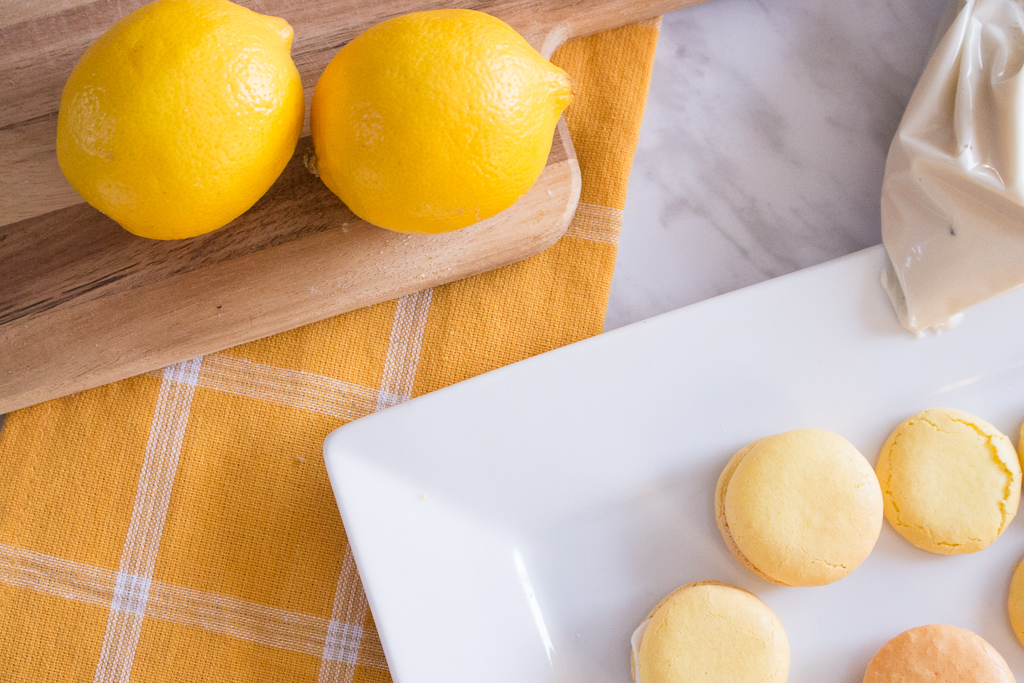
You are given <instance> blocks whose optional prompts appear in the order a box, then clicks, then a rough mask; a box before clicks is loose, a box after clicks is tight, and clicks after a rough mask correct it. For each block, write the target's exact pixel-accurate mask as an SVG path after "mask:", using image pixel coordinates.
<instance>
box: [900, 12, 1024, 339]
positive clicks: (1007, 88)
mask: <svg viewBox="0 0 1024 683" xmlns="http://www.w3.org/2000/svg"><path fill="white" fill-rule="evenodd" d="M947 26H948V29H945V27H947ZM943 29H945V32H944V33H942V34H940V35H941V38H940V39H939V41H938V43H937V45H936V47H935V50H934V52H933V53H932V56H931V59H930V60H929V61H928V64H927V66H926V67H925V70H924V73H923V74H922V75H921V80H920V81H918V84H917V87H916V88H915V90H914V93H913V95H912V96H911V98H910V103H909V104H908V105H907V110H906V113H904V115H903V119H902V120H901V121H900V125H899V129H898V130H897V131H896V137H895V138H894V139H893V142H892V146H891V147H890V148H889V156H888V159H887V161H886V165H885V179H884V181H883V183H882V242H883V243H884V244H885V249H886V251H887V252H888V254H889V259H890V262H889V264H888V265H887V266H886V268H885V270H884V272H883V273H882V285H883V286H884V287H885V289H886V291H887V292H888V294H889V298H890V299H891V300H892V303H893V307H894V308H895V309H896V314H897V315H898V316H899V319H900V322H901V323H903V325H904V326H905V327H906V328H907V329H909V330H911V331H912V332H915V333H917V334H919V335H920V334H923V333H924V331H925V330H929V329H931V330H942V329H946V328H948V327H951V326H952V325H954V324H956V323H957V322H959V320H960V318H962V313H963V311H964V310H965V309H967V308H969V307H971V306H973V305H975V304H978V303H981V302H982V301H985V300H986V299H990V298H992V297H994V296H998V295H999V294H1003V293H1005V292H1008V291H1010V290H1013V289H1016V288H1018V287H1020V286H1022V285H1024V78H1022V76H1024V74H1022V68H1024V1H1022V0H955V1H954V2H953V4H952V5H951V6H950V11H949V12H948V13H947V17H946V19H945V20H944V21H943V23H942V25H940V31H942V30H943Z"/></svg>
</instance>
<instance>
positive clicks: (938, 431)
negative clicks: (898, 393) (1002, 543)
mask: <svg viewBox="0 0 1024 683" xmlns="http://www.w3.org/2000/svg"><path fill="white" fill-rule="evenodd" d="M876 470H877V473H878V480H879V482H881V485H882V495H883V499H884V502H885V508H884V509H885V517H886V519H888V520H889V523H890V524H891V525H892V527H893V528H894V529H895V530H896V531H897V532H898V533H899V534H900V535H901V536H903V537H904V538H905V539H907V540H908V541H910V542H911V543H912V544H914V545H915V546H917V547H918V548H921V549H923V550H928V551H930V552H933V553H938V554H941V555H959V554H964V553H973V552H977V551H979V550H982V549H984V548H986V547H988V546H989V544H991V543H992V542H993V541H994V540H996V539H997V538H999V536H1000V535H1001V534H1002V533H1003V531H1004V530H1005V529H1006V526H1007V525H1008V524H1009V523H1010V521H1011V520H1012V519H1013V518H1014V516H1015V515H1016V514H1017V507H1018V505H1019V502H1020V493H1021V466H1020V460H1019V459H1018V457H1017V452H1016V451H1015V450H1014V447H1013V443H1012V442H1011V441H1010V439H1008V438H1007V437H1006V436H1005V435H1003V434H1002V433H1000V432H999V430H997V429H996V428H995V427H993V426H992V425H991V424H989V423H988V422H986V421H985V420H982V419H981V418H979V417H976V416H974V415H971V414H969V413H965V412H963V411H960V410H954V409H952V408H930V409H928V410H924V411H921V412H920V413H918V414H916V415H914V416H913V417H911V418H909V419H907V420H905V421H904V422H903V423H902V424H901V425H900V426H899V427H897V428H896V429H895V430H894V431H893V433H892V434H890V435H889V438H888V439H886V441H885V444H884V445H883V446H882V450H881V452H880V453H879V456H878V464H877V465H876Z"/></svg>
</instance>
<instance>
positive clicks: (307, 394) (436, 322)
mask: <svg viewBox="0 0 1024 683" xmlns="http://www.w3.org/2000/svg"><path fill="white" fill-rule="evenodd" d="M657 33H658V22H656V21H652V22H646V23H643V24H637V25H633V26H629V27H625V28H622V29H617V30H614V31H610V32H606V33H603V34H600V35H596V36H592V37H589V38H585V39H581V40H576V41H573V42H571V43H569V44H567V45H566V46H564V47H563V48H562V49H560V50H559V51H558V53H557V54H556V55H555V58H554V61H555V62H556V63H558V64H559V65H560V66H562V67H563V68H565V69H566V70H567V71H568V72H569V73H570V74H571V75H572V76H573V78H574V79H575V80H576V83H577V97H576V101H575V102H574V103H573V104H572V106H571V107H570V109H569V110H568V111H567V113H566V119H567V122H568V125H569V129H570V131H571V133H572V137H573V141H574V143H575V146H576V152H577V154H578V157H579V162H580V167H581V170H582V175H583V189H582V199H581V204H580V207H579V211H578V213H577V214H576V217H575V219H574V220H573V222H572V225H571V227H570V228H569V231H568V233H567V234H566V236H565V237H563V238H562V239H561V240H560V241H559V242H558V243H557V244H556V245H555V246H553V247H551V248H550V249H548V250H547V251H545V252H543V253H541V254H539V255H538V256H535V257H533V258H531V259H528V260H526V261H523V262H521V263H518V264H515V265H512V266H508V267H506V268H502V269H500V270H496V271H493V272H490V273H486V274H483V275H479V276H476V277H473V278H470V279H467V280H463V281H460V282H456V283H453V284H450V285H445V286H443V287H437V288H434V289H432V290H425V291H422V292H419V293H416V294H411V295H409V296H405V297H403V298H401V299H398V300H397V301H391V302H388V303H383V304H380V305H377V306H373V307H370V308H366V309H362V310H358V311H354V312H352V313H349V314H346V315H342V316H338V317H336V318H332V319H329V320H325V321H323V322H320V323H316V324H313V325H309V326H307V327H303V328H300V329H297V330H293V331H291V332H287V333H284V334H279V335H277V336H274V337H270V338H267V339H263V340H260V341H257V342H253V343H250V344H245V345H243V346H239V347H236V348H232V349H229V350H227V351H223V352H221V353H215V354H211V355H208V356H205V357H203V358H195V359H193V360H190V361H186V362H183V363H179V364H177V365H174V366H171V367H168V368H166V369H164V370H163V371H160V372H155V373H150V374H147V375H143V376H139V377H134V378H131V379H127V380H124V381H121V382H117V383H115V384H110V385H107V386H104V387H100V388H97V389H94V390H91V391H87V392H84V393H81V394H78V395H75V396H71V397H68V398H63V399H58V400H55V401H50V402H48V403H44V404H41V405H37V406H34V407H32V408H27V409H25V410H21V411H18V412H16V413H12V414H11V415H9V416H8V418H7V423H6V424H5V425H4V428H3V430H2V432H0V471H2V472H3V475H2V476H0V679H2V680H3V681H6V682H12V681H31V682H33V683H35V682H37V681H96V682H103V683H106V682H121V681H129V680H131V681H135V682H142V681H176V682H178V683H185V682H190V681H231V682H233V683H249V682H252V683H256V682H257V681H258V682H260V683H265V682H266V681H289V682H304V681H310V682H312V681H316V682H319V683H328V682H331V683H333V682H336V681H337V682H344V683H351V682H353V681H355V682H362V683H370V682H383V681H390V680H391V678H390V675H389V673H388V667H387V662H386V660H385V658H384V653H383V650H382V647H381V643H380V641H379V639H378V637H377V633H376V630H375V629H374V624H373V617H372V615H371V614H370V612H369V609H368V607H367V603H366V597H365V595H364V593H363V590H362V587H361V584H360V579H359V573H358V571H357V569H356V566H355V563H354V562H353V559H352V556H351V553H350V552H349V549H348V544H347V542H346V540H345V530H344V528H343V526H342V522H341V518H340V516H339V514H338V509H337V507H336V506H335V502H334V499H333V496H332V494H331V489H330V486H329V484H328V480H327V474H326V471H325V469H324V464H323V458H322V455H321V445H322V442H323V439H324V437H325V436H326V435H327V434H328V433H329V432H330V431H331V430H333V429H335V428H336V427H338V426H340V425H342V424H344V423H346V422H348V421H350V420H354V419H357V418H359V417H361V416H364V415H367V414H369V413H372V412H375V411H378V410H383V409H385V408H388V407H389V406H392V405H395V404H397V403H400V402H402V401H405V400H408V399H409V398H410V397H413V396H418V395H420V394H424V393H426V392H429V391H432V390H434V389H438V388H440V387H444V386H446V385H449V384H452V383H453V382H458V381H460V380H463V379H466V378H468V377H472V376H474V375H477V374H480V373H482V372H486V371H488V370H491V369H493V368H497V367H500V366H503V365H506V364H508V363H512V362H515V361H518V360H520V359H523V358H526V357H528V356H531V355H534V354H537V353H541V352H543V351H547V350H549V349H552V348H555V347H558V346H562V345H564V344H568V343H571V342H574V341H577V340H579V339H582V338H584V337H588V336H591V335H594V334H597V333H599V332H600V331H601V329H602V324H603V320H604V312H605V307H606V304H607V299H608V291H609V286H610V284H611V277H612V269H613V266H614V262H615V250H616V242H617V240H618V235H619V230H620V227H621V221H622V208H623V204H624V202H625V192H626V182H627V178H628V175H629V168H630V163H631V160H632V157H633V152H634V151H635V148H636V141H637V134H638V131H639V127H640V119H641V116H642V113H643V107H644V102H645V99H646V96H647V88H648V82H649V77H650V68H651V63H652V59H653V56H654V48H655V43H656V40H657Z"/></svg>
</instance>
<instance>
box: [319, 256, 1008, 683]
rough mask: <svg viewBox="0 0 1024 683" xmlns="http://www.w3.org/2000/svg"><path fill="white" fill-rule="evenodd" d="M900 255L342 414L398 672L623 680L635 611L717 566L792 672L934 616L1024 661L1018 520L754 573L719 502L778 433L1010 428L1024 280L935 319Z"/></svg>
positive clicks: (367, 571)
mask: <svg viewBox="0 0 1024 683" xmlns="http://www.w3.org/2000/svg"><path fill="white" fill-rule="evenodd" d="M883 261H884V252H883V251H882V250H881V248H880V247H876V248H873V249H869V250H867V251H864V252H861V253H858V254H854V255H852V256H849V257H846V258H843V259H840V260H838V261H833V262H831V263H828V264H825V265H823V266H819V267H816V268H811V269H808V270H805V271H801V272H798V273H794V274H793V275H789V276H786V277H782V278H779V279H776V280H772V281H769V282H765V283H763V284H760V285H757V286H754V287H751V288H748V289H745V290H741V291H738V292H734V293H732V294H728V295H725V296H722V297H719V298H717V299H712V300H710V301H706V302H703V303H700V304H696V305H694V306H690V307H688V308H684V309H681V310H678V311H674V312H672V313H668V314H666V315H663V316H660V317H657V318H653V319H651V320H647V321H645V322H642V323H638V324H636V325H632V326H630V327H627V328H623V329H620V330H616V331H614V332H611V333H609V334H605V335H602V336H600V337H596V338H594V339H590V340H587V341H584V342H581V343H579V344H575V345H573V346H570V347H567V348H564V349H559V350H557V351H553V352H551V353H548V354H545V355H542V356H539V357H537V358H533V359H530V360H527V361H525V362H522V363H518V364H516V365H513V366H510V367H507V368H503V369H501V370H498V371H496V372H492V373H489V374H487V375H483V376H481V377H477V378H475V379H472V380H469V381H467V382H463V383H461V384H458V385H456V386H453V387H451V388H448V389H445V390H442V391H438V392H436V393H433V394H431V395H429V396H426V397H423V398H419V399H416V400H415V401H412V402H410V403H407V404H404V405H402V406H398V407H396V408H393V409H390V410H387V411H386V412H384V413H381V414H378V415H374V416H371V417H368V418H365V419H362V420H359V421H358V422H355V423H352V424H350V425H347V426H345V427H342V428H341V429H339V430H337V431H336V432H334V433H333V434H331V436H330V437H328V439H327V441H326V443H325V447H324V448H325V453H326V458H327V468H328V472H329V473H330V477H331V482H332V485H333V487H334V492H335V495H336V496H337V498H338V503H339V506H340V508H341V514H342V518H343V520H344V522H345V528H346V530H347V532H348V537H349V541H350V543H351V544H352V549H353V553H354V555H355V559H356V563H357V565H358V566H359V569H360V572H361V575H362V578H363V583H364V586H365V588H366V592H367V596H368V598H369V602H370V607H371V609H372V611H373V616H374V618H375V620H376V624H377V628H378V629H379V631H380V635H381V638H382V641H383V643H384V649H385V652H386V654H387V658H388V662H389V664H390V666H391V670H392V674H393V676H394V678H395V680H396V681H397V682H398V683H434V682H442V681H443V682H445V683H460V682H462V681H466V682H467V683H469V682H472V683H478V682H480V681H487V682H488V683H512V682H515V683H527V682H529V683H538V682H541V681H558V682H572V683H628V681H629V680H630V671H629V636H630V633H631V632H632V631H633V629H634V628H635V627H636V626H637V624H639V622H640V621H641V620H642V619H643V617H644V615H646V614H647V612H648V610H650V609H651V607H652V606H653V605H654V604H655V603H656V602H657V601H658V600H659V599H660V598H661V597H662V596H663V595H665V594H666V593H668V592H669V591H671V590H672V589H674V588H676V587H677V586H679V585H681V584H684V583H688V582H690V581H697V580H701V579H717V580H719V581H726V582H729V583H734V584H737V585H739V586H742V587H744V588H747V589H748V590H751V591H753V592H754V593H756V594H757V595H758V596H760V597H761V598H762V599H763V600H764V601H765V602H767V603H768V604H769V605H770V606H771V607H772V608H773V609H774V610H775V611H776V612H777V613H778V615H779V617H780V618H781V619H782V622H783V624H784V625H785V628H786V631H787V634H788V636H789V640H790V645H791V649H792V667H791V672H790V677H789V680H790V681H792V682H794V683H803V682H805V681H806V682H808V683H810V682H815V683H817V682H821V681H836V682H839V683H859V682H860V681H861V680H862V677H863V675H864V667H865V666H866V665H867V663H868V660H869V659H870V658H871V656H872V655H873V654H874V652H875V651H876V650H877V649H878V648H879V647H880V646H881V645H882V644H883V643H884V642H885V641H886V640H888V639H889V638H891V637H892V636H894V635H896V634H897V633H900V632H901V631H904V630H906V629H908V628H911V627H913V626H918V625H922V624H928V623H948V624H954V625H957V626H961V627H964V628H969V629H972V630H974V631H976V632H977V633H979V634H981V635H982V636H983V637H984V638H986V639H987V640H988V641H989V642H990V643H992V644H993V645H994V646H995V647H996V649H998V650H999V651H1000V652H1001V653H1002V654H1003V656H1004V657H1006V659H1007V661H1008V662H1009V663H1010V666H1011V668H1012V669H1013V670H1014V672H1015V673H1016V675H1017V676H1018V677H1024V649H1022V648H1021V646H1020V645H1019V644H1018V643H1017V640H1016V638H1015V637H1014V635H1013V632H1012V631H1011V629H1010V626H1009V623H1008V621H1007V615H1006V607H1005V604H1006V595H1007V586H1008V584H1009V580H1010V576H1011V573H1012V571H1013V567H1014V564H1015V563H1016V562H1017V561H1019V560H1020V559H1021V556H1022V554H1024V519H1017V520H1015V521H1014V522H1013V523H1012V524H1011V525H1010V528H1009V529H1008V530H1007V531H1006V533H1005V534H1004V535H1003V537H1002V538H1000V539H999V540H998V541H997V542H996V543H994V544H993V545H992V546H991V547H989V548H988V549H986V550H984V551H983V552H980V553H976V554H974V555H967V556H959V557H940V556H937V555H932V554H930V553H927V552H924V551H921V550H917V549H915V548H913V547H912V546H910V545H909V544H908V543H907V542H906V541H904V540H903V539H902V538H901V537H900V536H898V535H897V534H896V533H895V532H894V531H893V530H892V528H891V527H889V526H888V524H887V523H886V525H885V527H884V528H883V530H882V535H881V538H880V539H879V542H878V545H877V546H876V548H875V551H874V553H872V555H871V556H870V557H869V558H868V559H867V560H866V561H865V562H864V564H863V565H861V567H860V568H859V569H857V570H856V571H855V572H853V573H852V574H851V575H850V576H849V577H847V578H846V579H844V580H842V581H840V582H838V583H835V584H833V585H830V586H825V587H821V588H783V587H780V586H776V585H773V584H771V583H768V582H766V581H763V580H761V579H759V578H757V577H755V576H754V575H752V574H751V573H750V572H748V571H746V570H745V569H743V568H742V567H740V565H739V564H738V563H737V562H736V561H735V560H734V559H733V558H732V556H731V555H730V554H729V551H728V550H727V549H726V547H725V545H724V543H723V542H722V539H721V537H720V535H719V533H718V530H717V528H716V526H715V520H714V514H713V510H712V507H713V504H712V499H713V491H714V487H715V482H716V480H717V478H718V475H719V473H720V472H721V470H722V467H723V466H724V465H725V463H726V462H727V461H728V459H729V458H730V457H731V456H732V454H733V453H735V452H736V451H737V450H738V449H739V448H740V447H742V446H743V445H745V444H747V443H748V442H750V441H753V440H754V439H757V438H759V437H762V436H765V435H768V434H774V433H778V432H782V431H786V430H789V429H796V428H800V427H818V428H822V429H829V430H832V431H835V432H838V433H840V434H842V435H844V436H846V437H847V438H848V439H850V440H851V441H852V442H853V443H854V444H855V445H856V446H857V447H858V448H860V449H861V451H862V452H863V453H864V454H865V455H866V456H867V457H868V459H869V460H870V461H871V462H872V463H873V462H874V461H875V458H876V455H877V452H878V449H879V447H880V446H881V445H882V442H883V441H884V440H885V437H886V436H887V435H888V434H889V432H890V431H891V430H892V429H893V428H894V427H895V426H896V425H897V424H899V423H900V422H901V421H902V420H903V419H904V418H906V417H908V416H909V415H911V414H913V413H914V412H917V411H918V410H921V409H924V408H929V407H934V406H950V407H955V408H960V409H963V410H967V411H969V412H972V413H976V414H978V415H979V416H981V417H983V418H985V419H987V420H989V421H990V422H992V423H993V424H995V425H996V426H997V427H999V428H1000V429H1001V430H1003V431H1004V432H1005V433H1007V434H1009V435H1010V436H1011V438H1012V439H1013V440H1014V442H1015V443H1016V441H1017V435H1018V433H1019V430H1020V427H1021V420H1022V418H1024V292H1017V293H1014V294H1011V295H1009V296H1006V297H1003V298H1001V299H998V300H996V301H993V302H989V303H988V304H985V305H983V306H981V307H978V308H976V309H974V310H972V311H970V312H969V313H968V315H967V319H966V321H965V322H964V323H963V324H962V325H961V326H960V327H957V328H955V329H954V330H952V331H950V332H946V333H944V334H942V335H939V336H932V337H926V338H922V339H916V338H914V337H912V336H911V335H910V334H908V333H907V332H905V331H904V330H903V329H902V328H901V327H900V326H899V325H898V324H897V322H896V320H895V318H894V316H893V313H892V310H891V308H890V307H889V304H888V301H887V300H886V298H885V295H884V294H883V292H882V290H881V287H880V286H879V273H880V272H881V269H882V264H883ZM1022 517H1024V515H1022Z"/></svg>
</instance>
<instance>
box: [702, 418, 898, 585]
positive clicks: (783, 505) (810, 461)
mask: <svg viewBox="0 0 1024 683" xmlns="http://www.w3.org/2000/svg"><path fill="white" fill-rule="evenodd" d="M737 481H739V485H738V486H739V492H738V493H737V492H736V488H735V487H736V486H737V483H736V482H737ZM715 518H716V522H717V523H718V528H719V530H720V531H721V533H722V538H723V539H724V541H725V543H726V546H727V547H728V548H729V550H730V551H731V552H732V554H733V555H734V556H735V557H736V559H737V560H739V562H740V563H741V564H743V566H745V567H746V568H747V569H749V570H750V571H751V572H753V573H754V574H756V575H758V576H760V577H761V578H763V579H766V580H768V581H772V582H773V583H777V584H780V585H784V586H818V585H824V584H827V583H832V582H834V581H838V580H839V579H841V578H843V577H845V576H846V575H848V574H849V573H850V572H851V571H853V570H854V569H855V568H856V567H857V566H859V565H860V563H861V562H862V561H863V560H864V559H865V558H866V557H867V556H868V555H869V554H870V552H871V550H872V548H873V547H874V545H875V542H876V541H877V540H878V535H879V532H880V531H881V526H882V493H881V489H880V487H879V485H878V480H877V478H876V477H875V473H874V470H873V468H872V467H871V465H870V464H869V463H868V461H867V460H866V459H865V458H864V456H863V455H861V454H860V452H859V451H857V449H856V448H855V447H854V446H853V445H852V444H850V443H849V442H848V441H847V440H846V439H844V438H843V437H841V436H839V435H838V434H834V433H832V432H827V431H824V430H818V429H802V430H795V431H791V432H784V433H782V434H776V435H774V436H769V437H765V438H763V439H759V440H758V441H755V442H753V443H751V444H749V445H748V446H746V447H744V448H742V449H741V450H740V451H739V452H737V453H736V455H734V456H733V458H732V459H731V460H730V461H729V463H728V464H727V465H726V467H725V469H724V470H723V471H722V474H721V476H720V477H719V480H718V485H717V487H716V490H715ZM737 518H738V519H737ZM737 526H738V527H739V528H737ZM750 551H757V552H756V553H755V554H756V555H757V556H758V557H754V558H752V557H751V554H750Z"/></svg>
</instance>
